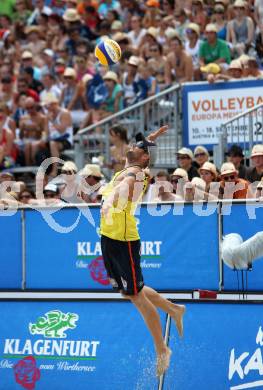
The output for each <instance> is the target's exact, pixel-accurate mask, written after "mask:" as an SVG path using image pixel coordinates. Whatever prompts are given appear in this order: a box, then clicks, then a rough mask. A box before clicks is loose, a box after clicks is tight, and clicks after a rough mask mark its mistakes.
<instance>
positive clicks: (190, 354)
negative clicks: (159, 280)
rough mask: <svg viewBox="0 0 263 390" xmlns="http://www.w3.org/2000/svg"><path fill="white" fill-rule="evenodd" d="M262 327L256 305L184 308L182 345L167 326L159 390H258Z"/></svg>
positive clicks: (261, 373)
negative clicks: (166, 364) (165, 366)
mask: <svg viewBox="0 0 263 390" xmlns="http://www.w3.org/2000/svg"><path fill="white" fill-rule="evenodd" d="M262 325H263V321H262V304H251V303H249V304H244V303H240V304H238V303H234V304H231V303H209V302H208V303H200V302H198V303H192V304H187V310H186V314H185V336H184V338H183V339H182V340H178V335H177V332H176V329H175V326H174V324H173V323H172V324H171V329H170V338H169V346H170V348H171V349H172V351H173V353H172V358H171V364H170V368H169V370H168V372H167V374H166V375H165V380H164V386H163V390H199V389H200V390H242V389H251V388H253V389H254V388H255V389H259V388H262V387H263V365H262V346H263V332H262Z"/></svg>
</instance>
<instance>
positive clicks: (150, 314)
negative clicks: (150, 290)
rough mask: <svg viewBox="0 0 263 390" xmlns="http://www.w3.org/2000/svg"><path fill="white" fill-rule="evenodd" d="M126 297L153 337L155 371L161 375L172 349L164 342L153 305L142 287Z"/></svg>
mask: <svg viewBox="0 0 263 390" xmlns="http://www.w3.org/2000/svg"><path fill="white" fill-rule="evenodd" d="M126 298H128V299H130V300H131V302H132V303H133V304H134V305H135V306H136V308H137V309H138V310H139V312H140V313H141V315H142V317H143V319H144V321H145V323H146V325H147V327H148V329H149V331H150V333H151V335H152V337H153V340H154V345H155V349H156V354H157V361H156V373H157V375H158V376H161V375H163V374H164V372H165V371H166V370H167V369H168V367H169V364H170V356H171V353H172V351H171V350H170V349H169V348H168V347H167V345H166V344H165V342H164V339H163V335H162V326H161V321H160V317H159V314H158V312H157V310H156V308H155V305H153V304H152V302H151V301H150V300H149V299H148V298H147V296H146V294H145V293H144V288H143V290H141V291H140V292H139V294H137V295H129V296H126Z"/></svg>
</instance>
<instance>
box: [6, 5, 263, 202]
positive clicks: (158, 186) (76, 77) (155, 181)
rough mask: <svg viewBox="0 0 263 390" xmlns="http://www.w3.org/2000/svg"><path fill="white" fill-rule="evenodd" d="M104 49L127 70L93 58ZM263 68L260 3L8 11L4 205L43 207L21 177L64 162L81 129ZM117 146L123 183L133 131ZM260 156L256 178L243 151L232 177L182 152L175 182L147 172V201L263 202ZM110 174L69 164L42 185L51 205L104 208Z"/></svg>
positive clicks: (233, 155)
mask: <svg viewBox="0 0 263 390" xmlns="http://www.w3.org/2000/svg"><path fill="white" fill-rule="evenodd" d="M105 37H111V38H112V39H114V40H115V41H117V42H118V43H119V45H120V47H121V50H122V57H121V60H120V62H119V63H118V64H116V65H114V66H112V67H111V68H110V69H109V68H105V67H102V66H101V65H100V64H99V63H98V61H97V60H96V58H95V56H94V47H95V46H96V44H97V43H98V42H99V41H100V40H101V39H105ZM262 66H263V3H262V1H259V0H255V2H254V1H253V0H250V1H249V2H245V1H243V0H235V1H230V0H186V1H184V2H183V1H182V0H160V1H158V0H145V1H137V0H46V1H45V0H1V1H0V183H4V182H5V184H6V185H5V188H4V191H3V193H4V194H6V193H7V192H8V193H9V195H10V194H12V196H13V197H14V199H15V200H17V201H19V202H21V203H30V202H31V203H36V202H37V200H36V199H35V198H36V188H35V187H34V186H31V187H28V186H26V184H25V182H24V181H23V180H17V178H16V177H15V176H14V174H13V173H12V168H13V167H19V166H27V167H31V166H40V164H41V163H42V162H43V161H44V160H45V159H46V158H48V157H56V158H58V157H60V156H63V152H65V151H67V150H69V149H71V148H72V145H73V136H74V134H76V133H77V132H78V130H79V129H81V128H83V127H86V126H88V125H90V124H94V123H97V122H98V121H100V120H101V119H103V118H106V117H107V116H110V115H112V114H113V113H115V112H118V111H120V110H121V109H123V108H125V107H128V106H130V105H132V104H134V103H137V102H139V101H142V100H144V99H145V98H147V97H149V96H153V95H155V94H156V93H158V92H159V91H162V90H165V89H166V88H168V87H170V86H171V85H172V84H173V83H184V82H189V81H205V80H207V81H208V82H210V83H214V82H216V81H217V80H225V81H227V80H230V79H240V78H249V77H250V78H256V79H260V78H263V77H262V76H263V73H262V70H261V69H262ZM109 138H110V142H111V145H112V146H111V159H110V161H105V162H104V167H106V168H108V169H112V171H113V172H116V171H118V170H120V169H122V168H123V167H124V165H125V154H126V152H127V149H128V141H129V140H128V138H127V131H126V129H125V128H123V127H122V126H120V125H115V126H114V127H113V128H111V130H110V132H109ZM87 147H88V146H87ZM262 148H263V146H262V145H255V146H254V148H253V150H252V153H251V156H250V159H251V162H252V167H251V168H247V166H246V162H245V163H244V155H243V151H242V149H241V148H240V147H239V146H238V145H234V146H233V147H232V148H231V149H230V151H229V154H228V161H227V162H226V163H225V164H223V165H222V167H215V165H213V163H212V162H211V161H209V160H210V156H209V153H208V151H207V150H206V149H205V148H204V147H203V146H201V145H200V146H198V147H197V148H196V149H195V151H194V153H193V152H192V151H191V150H189V149H187V148H182V149H181V150H179V151H178V153H177V158H178V168H177V169H175V170H174V172H169V173H168V172H166V171H160V172H157V173H156V174H155V175H154V177H152V176H151V173H150V172H147V175H148V176H149V185H148V189H147V192H146V194H145V196H144V200H149V201H155V200H157V201H166V200H167V201H174V200H188V201H192V200H198V199H199V198H200V199H205V200H210V199H211V200H213V199H218V198H231V197H232V198H237V199H240V198H247V197H261V196H262V175H263V151H262ZM101 168H102V167H101V166H100V165H97V164H87V165H86V166H85V167H82V169H81V171H78V168H77V167H76V165H75V164H74V163H73V162H71V161H67V162H66V163H65V164H64V165H63V166H62V167H60V166H59V165H58V164H57V162H54V163H53V164H51V166H50V167H49V170H48V172H47V175H44V176H43V180H44V198H45V199H46V201H47V203H50V202H51V203H52V202H61V203H64V202H73V203H79V202H97V201H99V200H100V198H101V194H102V193H103V190H102V188H103V186H104V184H105V178H104V176H103V173H102V171H101ZM60 173H61V175H59V174H60ZM58 175H59V176H58ZM251 183H257V184H256V185H254V184H251ZM260 183H261V184H260ZM233 187H234V189H235V191H234V192H233ZM237 187H238V188H237ZM91 188H93V189H94V188H95V190H94V191H93V190H92V191H91V190H90V189H91ZM231 188H232V189H231ZM4 196H6V195H0V198H1V199H2V200H3V197H4ZM48 199H49V200H48Z"/></svg>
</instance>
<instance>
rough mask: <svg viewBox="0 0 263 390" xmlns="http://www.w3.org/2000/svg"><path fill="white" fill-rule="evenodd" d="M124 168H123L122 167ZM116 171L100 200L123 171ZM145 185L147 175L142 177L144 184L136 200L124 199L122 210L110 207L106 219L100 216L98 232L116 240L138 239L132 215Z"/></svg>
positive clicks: (111, 188) (104, 198)
mask: <svg viewBox="0 0 263 390" xmlns="http://www.w3.org/2000/svg"><path fill="white" fill-rule="evenodd" d="M124 170H125V169H124ZM124 170H122V171H120V172H117V173H116V174H115V175H114V176H113V178H112V180H111V181H110V183H109V184H108V185H107V186H106V187H105V188H104V190H103V192H102V202H104V201H106V200H107V198H108V196H110V195H111V193H112V191H113V189H114V187H115V186H114V182H115V180H116V178H117V177H118V176H119V175H120V174H121V173H122V172H123V171H124ZM146 187H147V177H144V184H143V190H142V193H141V196H140V197H139V199H138V200H137V201H136V202H132V201H126V202H125V203H126V204H125V207H124V208H123V210H121V211H120V210H116V209H115V208H114V207H112V208H111V209H110V211H109V218H107V220H106V219H105V217H104V216H101V221H100V234H101V235H103V236H106V237H109V238H111V239H113V240H118V241H136V240H139V239H140V236H139V232H138V229H137V221H136V218H135V217H134V213H135V209H136V207H137V204H138V202H139V201H140V199H141V197H142V195H143V193H144V192H145V190H146Z"/></svg>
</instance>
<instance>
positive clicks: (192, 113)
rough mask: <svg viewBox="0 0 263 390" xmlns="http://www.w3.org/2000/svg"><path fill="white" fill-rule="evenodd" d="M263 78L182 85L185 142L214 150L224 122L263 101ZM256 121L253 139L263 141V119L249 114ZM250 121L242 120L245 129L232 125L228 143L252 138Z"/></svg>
mask: <svg viewBox="0 0 263 390" xmlns="http://www.w3.org/2000/svg"><path fill="white" fill-rule="evenodd" d="M262 86H263V80H245V79H243V80H240V81H228V82H216V83H212V84H209V83H207V82H201V83H187V84H185V85H184V86H183V88H182V98H183V113H184V115H183V136H184V139H183V141H184V142H183V143H184V146H188V147H190V148H194V147H195V146H196V145H205V146H206V147H207V148H208V149H210V150H212V148H213V145H215V144H217V143H218V136H219V135H220V134H221V132H222V129H221V125H222V123H224V122H227V121H228V120H230V119H232V118H233V117H234V116H236V115H238V114H241V113H242V112H244V111H246V110H248V109H250V108H252V107H254V106H256V105H257V104H260V103H262V102H263V98H262ZM249 120H252V121H253V123H252V124H253V140H254V141H255V142H256V143H262V142H263V132H262V121H261V120H259V119H258V118H257V116H255V117H253V116H252V117H249ZM249 126H250V122H248V120H247V121H243V122H242V129H241V130H239V133H238V132H237V128H234V129H233V127H234V126H233V127H231V126H230V129H229V130H231V132H232V133H231V137H229V139H228V142H229V143H240V142H242V143H248V142H249V131H248V130H249Z"/></svg>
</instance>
